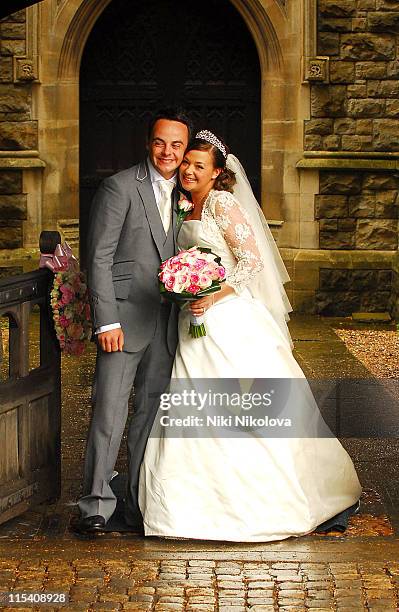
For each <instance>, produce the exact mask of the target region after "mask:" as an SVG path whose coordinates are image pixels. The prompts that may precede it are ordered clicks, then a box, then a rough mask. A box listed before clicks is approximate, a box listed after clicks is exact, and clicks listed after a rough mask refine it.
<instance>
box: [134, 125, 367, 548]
mask: <svg viewBox="0 0 399 612" xmlns="http://www.w3.org/2000/svg"><path fill="white" fill-rule="evenodd" d="M179 172H180V182H181V185H182V187H183V188H184V189H186V190H187V191H189V192H190V193H191V197H192V202H193V204H194V208H193V210H192V211H191V213H190V215H189V216H187V217H186V219H185V221H184V223H183V225H182V227H181V229H180V232H179V235H178V244H179V248H181V249H186V248H189V247H191V246H193V245H199V246H202V247H208V248H210V249H211V250H212V251H213V252H214V253H216V254H217V255H219V257H220V258H221V263H222V265H223V266H224V267H225V269H226V282H225V283H223V285H222V287H223V288H222V290H221V291H220V292H218V293H214V294H212V295H210V296H207V297H203V298H201V299H198V300H197V301H195V302H192V303H191V305H190V307H185V308H183V309H182V311H181V313H180V317H179V345H178V349H177V352H176V358H175V362H174V366H173V372H172V383H171V384H172V387H173V383H174V381H175V383H178V382H179V380H183V381H184V382H185V384H188V386H189V387H191V388H193V389H195V388H199V387H200V386H201V381H202V382H203V381H204V380H205V381H208V380H209V379H235V380H238V379H251V380H252V379H254V378H255V379H263V382H264V383H267V381H268V380H272V379H273V380H274V381H275V379H280V380H281V379H285V382H287V381H288V382H294V381H296V382H297V383H299V384H296V385H295V384H294V385H293V388H292V390H291V391H290V392H289V393H288V400H287V401H286V406H285V410H286V412H287V410H288V413H292V414H294V415H300V416H301V420H302V421H303V422H306V423H307V425H308V432H311V434H310V435H309V434H308V437H307V436H306V435H305V436H303V435H302V436H301V435H300V434H298V435H297V437H293V436H291V437H289V436H288V435H287V437H284V434H271V436H270V437H269V436H266V435H259V432H257V430H255V431H253V430H252V431H251V430H250V431H249V434H248V433H247V434H246V435H241V436H237V435H234V433H232V434H229V433H228V432H227V433H226V432H224V433H223V432H222V433H220V429H217V428H212V427H211V428H210V429H208V431H207V433H206V437H205V436H204V435H203V434H201V432H199V430H198V431H197V433H198V435H195V434H193V433H191V434H187V432H186V433H184V428H181V429H180V430H179V431H180V434H179V433H177V434H176V433H175V434H173V435H171V434H170V431H168V427H167V426H164V425H162V424H161V423H162V422H163V420H162V418H161V416H162V415H161V413H162V409H161V408H160V409H159V414H158V416H157V418H156V419H155V423H154V426H153V431H152V433H151V436H150V438H149V440H148V444H147V448H146V452H145V456H144V460H143V463H142V466H141V473H140V486H139V504H140V509H141V512H142V515H143V521H144V529H145V534H146V535H155V536H169V537H182V538H198V539H205V540H227V541H239V542H251V541H253V542H256V541H259V542H263V541H272V540H279V539H283V538H288V537H290V536H300V535H304V534H307V533H310V532H312V531H313V530H314V529H315V528H316V527H317V526H319V525H320V524H322V523H324V522H325V521H327V520H329V519H331V518H332V517H335V516H336V515H338V514H339V513H342V512H343V511H345V510H346V509H348V508H350V507H351V506H353V505H354V504H356V502H357V501H358V499H359V497H360V494H361V486H360V483H359V480H358V478H357V475H356V472H355V469H354V466H353V464H352V461H351V459H350V457H349V455H348V454H347V452H346V451H345V450H344V448H343V447H342V446H341V444H340V442H339V441H338V440H337V439H336V438H335V437H333V436H332V434H331V435H330V436H325V437H320V436H317V432H319V431H320V429H317V425H315V426H314V427H313V423H314V417H315V415H316V417H318V418H316V421H318V422H319V421H320V418H321V417H320V413H319V411H318V408H317V405H316V402H315V400H314V398H313V395H312V394H311V392H310V388H309V385H308V383H307V381H306V379H305V376H304V374H303V372H302V370H301V369H300V367H299V365H298V364H297V362H296V361H295V359H294V357H293V355H292V342H291V337H290V334H289V331H288V328H287V324H286V321H287V320H288V319H289V317H288V312H289V311H290V310H291V308H290V304H289V301H288V299H287V296H286V294H285V291H284V287H283V283H284V282H286V281H287V280H288V278H289V277H288V275H287V273H286V270H285V267H284V264H283V263H282V260H281V257H280V255H279V253H278V250H277V247H276V245H275V243H274V241H273V238H272V236H271V234H270V230H269V228H268V227H267V223H266V221H265V219H264V217H263V215H262V213H261V211H260V209H259V206H258V205H257V202H256V200H255V198H254V196H253V193H252V190H251V188H250V186H249V183H248V180H247V178H246V175H245V172H244V171H243V169H242V167H241V165H240V163H239V162H238V160H237V159H236V158H235V157H234V156H232V155H229V154H228V149H227V147H226V145H225V144H224V143H223V142H222V141H221V140H220V139H218V138H217V137H216V136H215V135H214V134H212V133H211V132H209V131H202V132H199V133H198V134H197V135H196V137H195V139H194V140H193V141H192V142H191V143H190V144H189V146H188V148H187V151H186V153H185V157H184V159H183V162H182V164H181V167H180V171H179ZM192 315H194V316H195V317H204V321H205V326H206V331H207V335H206V336H204V337H202V338H191V336H190V335H189V333H188V329H189V318H190V316H192ZM298 390H299V391H298ZM178 412H179V411H178ZM180 415H181V416H184V411H183V410H182V409H181V408H180ZM323 423H324V422H323ZM298 431H299V430H298ZM315 432H316V433H315ZM312 434H313V435H312ZM273 436H274V437H273ZM278 436H280V437H278Z"/></svg>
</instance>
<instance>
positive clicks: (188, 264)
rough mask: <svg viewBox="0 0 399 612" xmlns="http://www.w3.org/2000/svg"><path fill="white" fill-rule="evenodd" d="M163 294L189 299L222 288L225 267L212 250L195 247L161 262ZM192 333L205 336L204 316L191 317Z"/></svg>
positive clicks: (170, 297)
mask: <svg viewBox="0 0 399 612" xmlns="http://www.w3.org/2000/svg"><path fill="white" fill-rule="evenodd" d="M158 276H159V280H160V291H161V294H162V295H163V296H164V297H165V298H167V299H170V300H172V301H174V302H190V301H194V300H198V299H199V298H201V297H204V296H205V295H209V294H211V293H214V292H215V291H220V289H221V282H223V281H224V280H225V276H226V270H225V269H224V267H223V266H222V265H220V257H218V256H217V255H215V254H214V253H212V251H211V250H210V249H207V248H204V247H198V246H193V247H191V248H190V249H187V251H180V253H178V254H177V255H174V256H173V257H170V258H169V259H167V260H166V261H164V262H163V263H162V264H161V268H160V272H159V274H158ZM189 333H190V336H191V337H192V338H201V337H202V336H206V329H205V325H204V317H203V316H202V317H195V316H194V315H191V318H190V329H189Z"/></svg>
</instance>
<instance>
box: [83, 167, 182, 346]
mask: <svg viewBox="0 0 399 612" xmlns="http://www.w3.org/2000/svg"><path fill="white" fill-rule="evenodd" d="M147 164H148V169H149V172H150V180H151V185H152V189H153V191H154V196H155V202H156V203H157V206H158V211H159V201H160V199H161V190H160V188H159V181H165V180H166V179H165V178H164V177H163V176H162V174H160V173H159V172H158V170H157V169H156V168H154V166H153V165H152V163H151V161H150V158H147ZM169 181H170V182H171V183H173V186H175V185H176V182H177V172H176V173H175V174H174V176H172V178H171V179H169ZM159 214H160V216H161V218H162V215H161V213H160V211H159ZM120 327H121V324H120V323H109V324H108V325H102V326H101V327H98V328H97V329H96V331H95V334H96V335H97V334H102V333H103V332H106V331H111V329H119V328H120Z"/></svg>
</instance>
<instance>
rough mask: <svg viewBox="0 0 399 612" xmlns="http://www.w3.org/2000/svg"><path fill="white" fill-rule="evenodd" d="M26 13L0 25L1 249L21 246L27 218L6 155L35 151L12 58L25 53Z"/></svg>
mask: <svg viewBox="0 0 399 612" xmlns="http://www.w3.org/2000/svg"><path fill="white" fill-rule="evenodd" d="M25 28H26V23H25V11H19V12H18V13H14V14H13V15H10V16H9V17H6V18H5V19H2V20H1V21H0V150H1V152H2V153H1V154H2V157H1V158H0V249H14V248H18V247H22V246H23V220H25V219H26V218H27V202H26V195H25V194H24V193H23V182H22V170H15V169H14V170H13V169H9V168H7V165H8V164H7V163H6V161H7V160H6V159H5V157H4V156H5V155H6V153H7V151H10V155H13V154H12V153H11V152H15V151H27V150H32V149H37V122H36V121H32V120H31V104H32V101H31V84H30V83H20V84H19V83H18V84H15V83H14V74H13V69H14V68H13V56H21V55H24V54H25V52H26V48H25V46H26V32H25Z"/></svg>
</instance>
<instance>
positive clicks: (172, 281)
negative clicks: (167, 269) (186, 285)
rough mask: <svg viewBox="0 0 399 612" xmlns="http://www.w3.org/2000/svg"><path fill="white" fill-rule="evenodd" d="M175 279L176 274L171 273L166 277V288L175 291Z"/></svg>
mask: <svg viewBox="0 0 399 612" xmlns="http://www.w3.org/2000/svg"><path fill="white" fill-rule="evenodd" d="M175 281H176V277H175V276H174V274H169V276H168V278H167V279H166V281H164V284H165V288H166V289H167V290H168V291H173V287H174V284H175Z"/></svg>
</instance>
